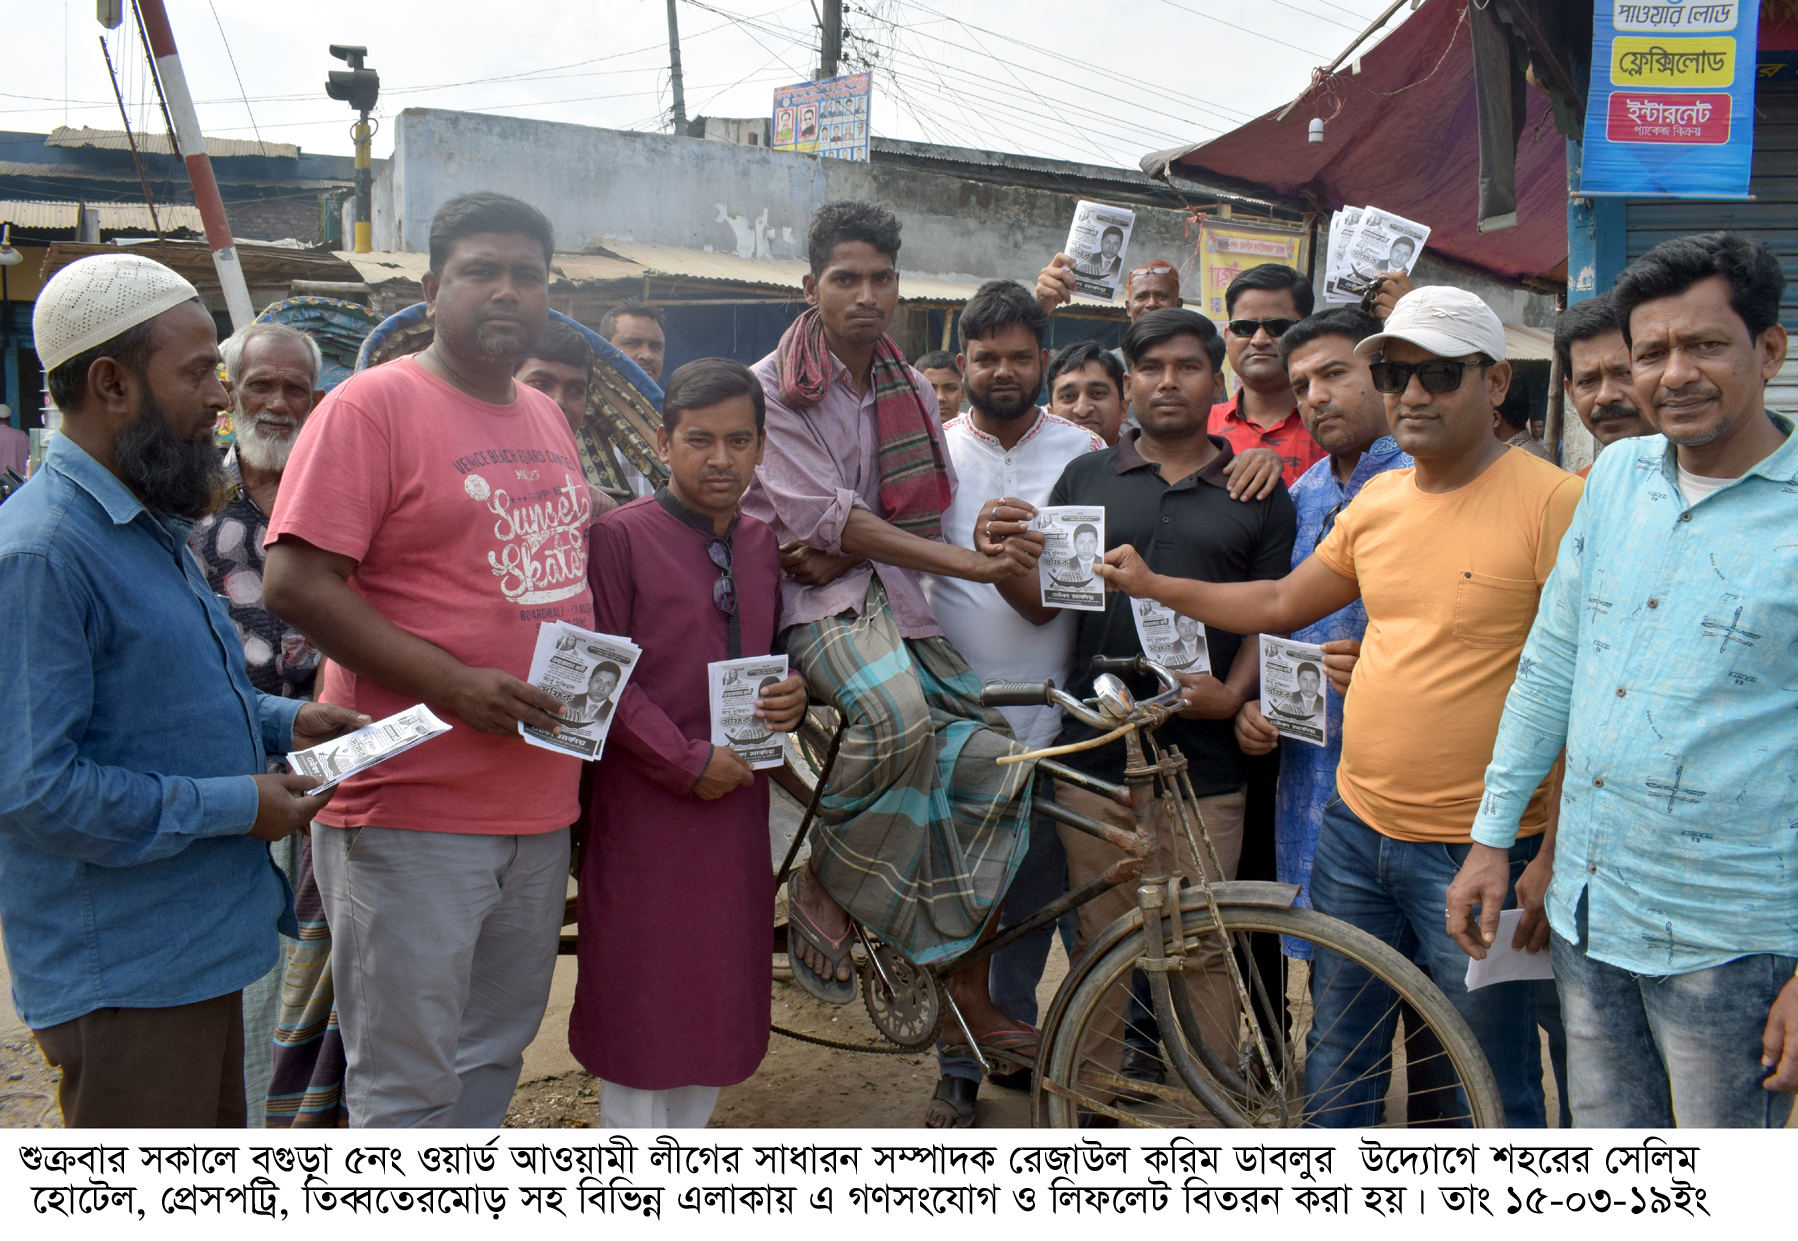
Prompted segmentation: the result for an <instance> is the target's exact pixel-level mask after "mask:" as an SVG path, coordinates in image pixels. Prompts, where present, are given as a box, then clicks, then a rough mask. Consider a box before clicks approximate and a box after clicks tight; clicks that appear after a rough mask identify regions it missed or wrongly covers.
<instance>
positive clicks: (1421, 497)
mask: <svg viewBox="0 0 1798 1241" xmlns="http://www.w3.org/2000/svg"><path fill="white" fill-rule="evenodd" d="M1355 352H1356V353H1358V354H1362V355H1372V356H1373V359H1374V360H1373V363H1372V366H1371V367H1370V369H1371V371H1372V377H1373V384H1374V387H1375V388H1377V389H1378V390H1379V391H1380V392H1381V393H1382V394H1384V396H1385V398H1386V420H1387V423H1388V424H1389V425H1390V427H1391V428H1392V436H1393V438H1394V439H1395V440H1397V441H1398V446H1399V447H1400V448H1401V449H1403V450H1404V451H1405V452H1408V453H1410V454H1411V456H1412V457H1413V458H1414V459H1415V460H1416V463H1417V464H1416V466H1415V467H1414V468H1412V469H1405V470H1389V471H1387V472H1386V473H1384V474H1381V475H1380V476H1378V477H1377V478H1373V479H1370V480H1369V481H1368V482H1367V485H1366V486H1364V487H1363V488H1362V489H1361V493H1360V495H1358V496H1357V497H1356V498H1355V500H1354V502H1353V503H1352V504H1349V505H1348V506H1346V507H1345V508H1343V509H1342V511H1341V512H1340V513H1339V514H1338V515H1337V518H1336V525H1335V528H1334V529H1333V530H1331V531H1330V533H1329V534H1328V535H1327V536H1325V538H1324V539H1323V541H1322V542H1321V543H1319V544H1318V545H1317V550H1316V551H1314V552H1313V553H1312V554H1311V556H1310V557H1309V558H1307V559H1306V560H1305V561H1303V562H1302V563H1301V564H1300V565H1299V566H1298V567H1297V568H1296V569H1294V570H1293V571H1292V573H1291V574H1290V575H1288V576H1287V577H1285V578H1284V579H1282V580H1280V581H1277V582H1245V583H1240V584H1229V585H1223V584H1214V583H1206V582H1196V581H1189V580H1185V579H1169V578H1163V577H1160V576H1158V575H1156V574H1153V573H1150V572H1149V571H1148V570H1147V568H1146V567H1145V566H1144V564H1143V562H1142V560H1141V558H1140V557H1138V556H1137V555H1136V554H1135V552H1134V551H1133V550H1132V549H1131V548H1129V547H1127V546H1126V547H1121V548H1118V549H1116V550H1114V551H1112V552H1110V553H1109V554H1108V555H1107V556H1106V560H1107V561H1108V562H1109V563H1108V565H1107V566H1106V567H1105V568H1104V569H1102V570H1101V572H1103V573H1104V575H1105V576H1106V577H1107V578H1109V579H1110V581H1111V583H1112V584H1113V585H1114V586H1115V587H1117V588H1119V589H1122V590H1125V591H1127V592H1128V593H1130V594H1131V595H1134V596H1138V597H1143V596H1146V597H1150V598H1154V599H1157V600H1159V601H1161V602H1162V603H1165V604H1167V605H1168V606H1169V607H1171V608H1173V609H1174V610H1175V611H1176V612H1179V613H1180V614H1182V615H1184V616H1191V617H1194V618H1196V619H1197V620H1200V621H1203V622H1204V623H1205V624H1207V625H1211V626H1214V627H1216V628H1219V629H1227V630H1229V631H1230V632H1232V633H1291V632H1292V631H1293V630H1295V629H1299V628H1302V627H1304V626H1306V625H1311V624H1315V623H1316V622H1317V621H1318V620H1320V619H1322V618H1323V617H1325V616H1328V615H1329V614H1330V613H1332V612H1335V611H1337V610H1338V609H1340V608H1344V607H1347V606H1348V605H1349V604H1351V603H1353V602H1354V601H1355V600H1356V599H1357V598H1359V599H1360V600H1361V601H1362V603H1363V604H1364V605H1365V606H1366V608H1367V637H1366V638H1365V640H1364V643H1363V645H1362V648H1361V655H1360V662H1359V663H1357V664H1355V665H1354V680H1353V692H1352V693H1350V694H1349V695H1348V697H1347V700H1346V701H1345V702H1344V704H1343V725H1342V761H1341V763H1340V765H1339V766H1338V768H1337V773H1336V785H1337V794H1338V796H1337V798H1336V799H1335V800H1334V801H1332V802H1331V803H1330V804H1329V805H1328V806H1327V807H1325V809H1324V813H1323V822H1322V826H1321V829H1320V831H1319V836H1318V842H1317V853H1316V860H1315V863H1314V869H1313V870H1312V873H1311V899H1312V902H1313V904H1315V905H1316V907H1317V908H1318V909H1319V910H1321V911H1322V912H1324V913H1326V914H1331V915H1333V916H1335V917H1337V918H1341V919H1343V920H1344V921H1347V922H1352V923H1354V924H1355V925H1357V926H1359V927H1361V928H1363V929H1364V930H1366V931H1368V932H1369V933H1371V934H1373V935H1376V936H1378V937H1380V938H1382V939H1385V940H1386V941H1387V942H1389V943H1392V944H1393V945H1394V946H1395V947H1398V948H1399V949H1400V950H1401V951H1402V952H1404V953H1405V954H1406V955H1407V956H1410V955H1412V954H1413V953H1415V952H1416V951H1417V949H1418V948H1419V947H1421V948H1422V949H1423V951H1424V953H1425V954H1426V956H1427V960H1428V963H1429V966H1430V972H1431V974H1432V976H1433V977H1434V979H1435V981H1436V985H1437V986H1438V987H1440V988H1441V989H1442V991H1443V993H1444V994H1445V995H1447V996H1448V998H1449V1000H1450V1001H1451V1002H1452V1003H1453V1004H1454V1005H1455V1007H1456V1008H1457V1009H1458V1010H1459V1011H1460V1013H1461V1015H1462V1017H1464V1018H1466V1020H1467V1024H1468V1025H1469V1026H1471V1027H1472V1029H1473V1033H1474V1035H1475V1037H1476V1038H1478V1039H1479V1042H1480V1046H1481V1048H1482V1049H1483V1050H1484V1051H1485V1053H1486V1058H1487V1060H1488V1061H1490V1063H1491V1065H1492V1070H1493V1073H1494V1075H1495V1076H1496V1077H1497V1079H1498V1086H1499V1094H1500V1096H1501V1098H1502V1099H1503V1101H1504V1107H1505V1119H1506V1123H1508V1124H1510V1125H1512V1126H1518V1127H1528V1126H1534V1127H1538V1128H1539V1127H1541V1126H1542V1125H1543V1123H1544V1113H1543V1093H1542V1061H1541V1056H1540V1052H1539V1045H1538V1042H1537V1034H1536V1008H1535V990H1534V988H1535V986H1536V984H1535V982H1534V981H1533V980H1524V981H1517V982H1508V983H1500V984H1496V985H1493V986H1488V987H1482V988H1480V989H1478V990H1475V991H1469V990H1468V989H1467V988H1466V986H1465V985H1464V984H1463V981H1462V980H1463V978H1464V977H1465V976H1466V973H1467V954H1466V953H1465V952H1464V951H1462V949H1461V947H1460V946H1459V945H1458V944H1457V943H1456V942H1455V940H1454V938H1453V937H1452V935H1451V932H1453V931H1455V930H1459V929H1461V928H1460V927H1458V926H1453V925H1450V920H1449V918H1448V917H1447V910H1448V901H1447V894H1448V885H1449V884H1450V882H1452V881H1453V879H1454V877H1455V872H1456V868H1457V867H1458V866H1459V864H1460V860H1461V859H1462V858H1463V857H1465V856H1466V854H1467V852H1468V849H1469V847H1470V845H1471V842H1472V839H1473V837H1472V829H1473V819H1474V814H1475V812H1476V811H1477V810H1478V809H1479V805H1480V793H1481V789H1482V787H1483V778H1484V774H1485V768H1486V762H1487V760H1488V759H1489V758H1491V756H1492V745H1493V741H1494V739H1495V738H1496V736H1497V734H1498V721H1499V717H1500V715H1501V714H1502V712H1503V710H1504V705H1505V694H1506V693H1507V692H1508V691H1509V689H1510V686H1511V682H1512V680H1513V679H1514V678H1515V676H1516V673H1517V661H1518V657H1519V656H1520V655H1521V654H1522V651H1523V643H1524V639H1525V638H1526V637H1528V636H1529V631H1530V623H1531V621H1533V620H1534V619H1535V615H1536V601H1537V599H1538V598H1539V597H1540V595H1541V591H1542V586H1543V584H1544V583H1545V582H1546V581H1547V580H1548V575H1549V572H1550V570H1552V569H1553V568H1554V563H1555V553H1556V551H1557V550H1558V549H1559V547H1560V543H1561V536H1562V535H1563V534H1564V533H1566V530H1567V527H1568V525H1569V523H1570V522H1571V521H1572V519H1573V510H1574V508H1575V506H1576V505H1577V504H1578V502H1579V497H1580V488H1581V483H1580V480H1579V479H1577V478H1575V477H1574V476H1573V475H1571V474H1567V473H1564V472H1563V471H1561V470H1560V469H1558V468H1557V467H1555V466H1553V465H1551V464H1549V463H1548V462H1546V461H1542V460H1538V459H1537V458H1535V457H1532V456H1530V455H1529V454H1528V453H1526V452H1522V451H1520V450H1518V449H1515V448H1509V447H1507V446H1505V445H1504V444H1501V443H1499V442H1498V441H1497V440H1495V439H1493V438H1492V410H1493V408H1494V407H1495V406H1496V405H1498V404H1499V402H1501V401H1502V400H1503V399H1504V395H1505V391H1506V389H1507V388H1508V386H1509V384H1510V382H1511V367H1510V364H1509V363H1508V362H1506V361H1505V360H1504V355H1505V331H1504V325H1503V324H1501V323H1500V322H1499V320H1498V316H1497V315H1495V314H1493V313H1492V311H1491V309H1490V308H1489V307H1487V305H1486V304H1485V303H1484V302H1482V301H1481V300H1480V299H1479V298H1477V297H1475V296H1474V295H1473V294H1471V293H1467V292H1464V291H1462V290H1460V289H1452V288H1442V287H1435V286H1430V287H1424V288H1419V289H1414V290H1412V291H1411V292H1409V293H1407V294H1406V295H1405V296H1404V297H1403V298H1401V299H1400V300H1399V302H1398V304H1397V305H1396V306H1395V307H1394V308H1393V310H1392V314H1391V316H1390V317H1389V318H1388V320H1387V321H1386V324H1385V330H1384V331H1383V332H1380V333H1378V334H1377V335H1374V336H1369V337H1368V338H1366V339H1365V340H1363V341H1362V342H1361V343H1360V344H1359V345H1357V346H1356V347H1355ZM1556 784H1558V777H1551V778H1550V779H1548V780H1544V781H1543V783H1542V786H1541V787H1540V788H1538V789H1537V790H1536V791H1535V796H1534V798H1533V799H1532V800H1531V802H1530V805H1529V808H1528V810H1526V811H1525V812H1524V814H1523V815H1522V824H1523V826H1522V830H1521V834H1520V836H1519V839H1518V841H1517V843H1516V845H1515V846H1514V847H1513V848H1512V849H1511V851H1510V878H1511V882H1512V885H1513V887H1516V888H1522V889H1524V890H1525V891H1526V893H1528V896H1527V899H1526V904H1527V905H1528V906H1529V912H1530V916H1529V917H1528V918H1526V919H1525V926H1524V927H1523V928H1522V929H1520V931H1519V932H1518V936H1519V941H1520V942H1519V943H1518V947H1519V948H1522V947H1525V946H1526V943H1525V942H1524V941H1525V940H1528V939H1532V938H1536V939H1539V940H1540V941H1541V942H1533V943H1529V944H1528V945H1527V946H1530V947H1532V948H1534V949H1535V950H1537V951H1540V949H1541V948H1542V946H1543V943H1545V942H1546V940H1547V928H1546V926H1545V925H1543V924H1542V923H1541V909H1542V900H1541V897H1542V892H1543V891H1544V889H1546V887H1547V881H1548V873H1547V871H1548V867H1546V866H1537V867H1530V869H1529V872H1528V873H1527V874H1526V873H1525V868H1526V867H1529V864H1530V862H1531V860H1532V859H1533V858H1534V857H1535V856H1536V853H1537V851H1538V849H1539V848H1540V846H1541V841H1542V832H1543V829H1544V827H1545V826H1546V825H1547V822H1548V815H1549V808H1550V805H1551V804H1552V802H1553V800H1554V799H1551V796H1550V794H1551V786H1552V785H1556ZM1520 876H1522V878H1521V879H1520ZM1510 900H1511V896H1510V894H1509V893H1507V903H1509V901H1510ZM1538 928H1539V933H1538ZM1312 977H1313V979H1318V980H1323V981H1321V982H1319V983H1317V985H1316V987H1315V994H1314V995H1313V997H1312V998H1313V1001H1314V1003H1315V1005H1316V1016H1315V1018H1314V1023H1313V1030H1314V1032H1315V1033H1314V1035H1313V1042H1312V1046H1311V1047H1310V1050H1309V1054H1308V1055H1307V1058H1306V1061H1305V1090H1306V1094H1307V1099H1308V1109H1309V1111H1310V1113H1311V1116H1310V1119H1311V1121H1312V1122H1313V1123H1316V1124H1319V1125H1326V1126H1355V1127H1360V1126H1367V1125H1376V1124H1380V1123H1382V1119H1384V1121H1385V1123H1390V1124H1402V1123H1404V1122H1405V1120H1406V1117H1405V1116H1402V1115H1401V1116H1397V1117H1390V1116H1387V1117H1382V1110H1383V1109H1382V1098H1381V1096H1382V1095H1383V1093H1384V1087H1383V1085H1382V1083H1383V1082H1384V1080H1385V1070H1383V1069H1381V1068H1380V1064H1381V1063H1382V1061H1383V1060H1384V1059H1385V1058H1386V1057H1388V1056H1390V1055H1391V1042H1392V1026H1393V1024H1394V1022H1395V1021H1396V1019H1397V1008H1396V1005H1397V1004H1398V1001H1397V1000H1396V999H1391V1000H1390V1001H1389V1002H1388V1001H1387V1000H1380V1001H1378V1002H1373V1001H1371V1000H1370V999H1369V998H1368V997H1366V996H1365V995H1364V994H1362V983H1363V982H1364V979H1365V975H1363V974H1361V973H1360V972H1359V971H1356V970H1353V969H1350V968H1348V967H1347V964H1346V962H1344V961H1343V960H1342V959H1341V958H1336V957H1334V956H1333V954H1331V953H1330V952H1328V951H1327V950H1325V949H1323V948H1319V949H1318V954H1317V961H1316V962H1315V964H1314V965H1313V972H1312ZM1415 1085H1416V1084H1415V1083H1414V1088H1415ZM1438 1097H1449V1093H1448V1092H1446V1091H1445V1092H1441V1093H1440V1094H1439V1095H1438ZM1454 1097H1457V1098H1458V1097H1459V1096H1454ZM1454 1110H1455V1109H1454V1108H1453V1107H1452V1106H1451V1107H1449V1108H1448V1109H1447V1111H1448V1112H1449V1113H1451V1115H1452V1113H1453V1112H1454ZM1444 1118H1445V1119H1446V1118H1447V1117H1444Z"/></svg>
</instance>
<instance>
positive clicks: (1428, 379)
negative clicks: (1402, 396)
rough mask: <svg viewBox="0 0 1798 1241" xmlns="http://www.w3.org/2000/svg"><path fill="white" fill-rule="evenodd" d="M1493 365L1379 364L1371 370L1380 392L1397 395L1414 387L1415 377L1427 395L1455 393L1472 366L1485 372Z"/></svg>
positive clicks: (1376, 389)
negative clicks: (1412, 385)
mask: <svg viewBox="0 0 1798 1241" xmlns="http://www.w3.org/2000/svg"><path fill="white" fill-rule="evenodd" d="M1491 365H1492V363H1491V362H1488V361H1487V360H1486V359H1485V358H1480V359H1479V360H1478V361H1475V362H1448V361H1440V362H1375V363H1373V364H1372V365H1371V366H1369V367H1368V368H1367V369H1368V371H1369V372H1371V373H1372V375H1373V386H1374V390H1375V391H1377V392H1383V393H1385V394H1386V395H1387V396H1397V395H1398V394H1399V393H1401V392H1403V391H1404V390H1405V389H1406V388H1408V387H1410V386H1411V376H1413V375H1415V376H1417V382H1419V383H1421V384H1422V385H1423V390H1424V391H1425V392H1434V393H1443V392H1453V391H1454V390H1455V389H1456V388H1459V387H1460V386H1461V376H1462V375H1463V374H1464V373H1465V372H1466V370H1467V368H1468V367H1470V366H1477V367H1479V368H1480V369H1481V370H1485V369H1486V368H1487V367H1488V366H1491Z"/></svg>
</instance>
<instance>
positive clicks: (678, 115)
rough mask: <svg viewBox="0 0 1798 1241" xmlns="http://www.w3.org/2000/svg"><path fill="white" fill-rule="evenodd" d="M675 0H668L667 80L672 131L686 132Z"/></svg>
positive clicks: (685, 104)
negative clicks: (671, 96) (670, 92)
mask: <svg viewBox="0 0 1798 1241" xmlns="http://www.w3.org/2000/svg"><path fill="white" fill-rule="evenodd" d="M675 3H676V0H668V80H669V82H670V83H671V84H672V85H673V87H674V132H675V133H677V134H684V133H686V132H687V96H686V94H685V92H684V91H682V89H681V80H680V22H679V20H678V19H677V18H676V17H675V15H674V6H675Z"/></svg>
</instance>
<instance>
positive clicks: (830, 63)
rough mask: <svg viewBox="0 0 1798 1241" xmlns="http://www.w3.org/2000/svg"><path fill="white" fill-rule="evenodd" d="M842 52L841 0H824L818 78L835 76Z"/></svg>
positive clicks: (819, 42)
mask: <svg viewBox="0 0 1798 1241" xmlns="http://www.w3.org/2000/svg"><path fill="white" fill-rule="evenodd" d="M842 54H843V0H824V30H823V37H821V38H820V39H819V40H818V80H819V81H820V82H822V81H823V80H824V79H826V78H834V77H836V76H837V60H838V58H839V57H841V56H842Z"/></svg>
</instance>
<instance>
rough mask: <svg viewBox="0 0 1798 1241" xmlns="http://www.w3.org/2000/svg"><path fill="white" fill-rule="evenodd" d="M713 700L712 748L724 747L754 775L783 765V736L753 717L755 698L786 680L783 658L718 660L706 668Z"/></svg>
mask: <svg viewBox="0 0 1798 1241" xmlns="http://www.w3.org/2000/svg"><path fill="white" fill-rule="evenodd" d="M705 671H706V681H707V683H708V684H709V686H710V688H711V697H712V744H713V745H727V746H729V747H730V748H731V749H733V750H735V751H736V752H737V757H738V758H740V759H742V760H743V761H744V762H745V763H748V764H749V766H750V769H751V770H753V771H760V770H762V768H764V767H778V766H780V765H781V764H782V763H784V762H785V761H786V740H785V734H783V733H777V732H775V731H774V730H773V729H771V728H769V727H768V725H767V723H766V721H763V720H758V719H757V718H756V716H755V700H756V696H757V695H759V694H760V693H762V691H763V690H765V689H766V688H767V687H768V686H770V685H773V684H774V683H776V682H777V681H784V680H786V679H787V657H786V656H785V655H760V656H751V657H750V658H747V659H721V660H719V661H718V662H717V663H714V664H707V665H706V666H705Z"/></svg>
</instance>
